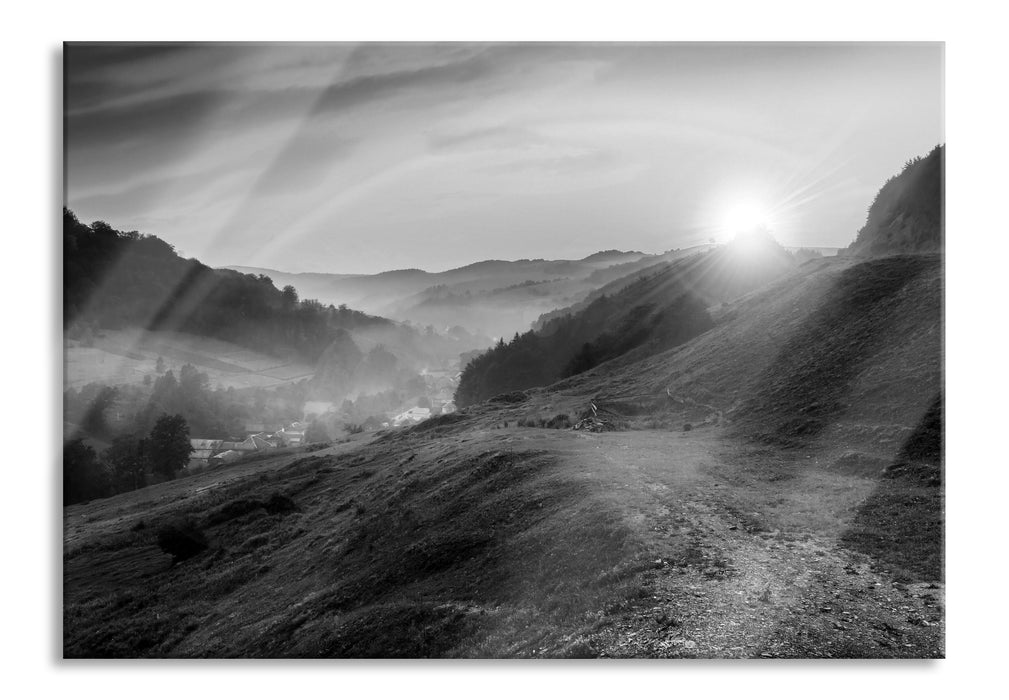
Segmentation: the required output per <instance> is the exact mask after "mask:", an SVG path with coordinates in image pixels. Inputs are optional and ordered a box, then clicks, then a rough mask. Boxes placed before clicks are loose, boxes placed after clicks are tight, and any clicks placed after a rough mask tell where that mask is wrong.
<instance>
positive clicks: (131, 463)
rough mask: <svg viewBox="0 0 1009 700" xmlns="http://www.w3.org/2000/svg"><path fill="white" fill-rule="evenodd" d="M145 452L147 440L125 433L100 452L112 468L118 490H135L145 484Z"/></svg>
mask: <svg viewBox="0 0 1009 700" xmlns="http://www.w3.org/2000/svg"><path fill="white" fill-rule="evenodd" d="M147 452H148V447H147V440H144V439H139V440H138V439H137V437H136V436H134V435H126V436H123V437H119V438H116V439H115V440H114V441H113V443H112V446H111V447H109V448H108V449H107V450H105V452H103V453H102V458H103V459H104V461H105V463H106V464H107V465H109V467H110V468H111V469H112V476H113V479H114V480H115V485H116V489H117V490H118V491H135V490H137V489H139V488H143V487H144V486H146V485H147V466H148V459H147V457H148V455H147Z"/></svg>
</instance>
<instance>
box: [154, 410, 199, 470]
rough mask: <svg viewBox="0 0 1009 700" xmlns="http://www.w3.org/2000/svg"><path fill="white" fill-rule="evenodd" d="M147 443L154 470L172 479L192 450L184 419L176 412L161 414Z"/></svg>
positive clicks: (184, 463) (186, 461)
mask: <svg viewBox="0 0 1009 700" xmlns="http://www.w3.org/2000/svg"><path fill="white" fill-rule="evenodd" d="M148 445H149V453H150V454H149V458H150V461H151V466H152V467H153V469H154V471H156V472H157V473H158V474H161V475H162V476H164V477H165V478H166V479H174V478H175V473H176V472H177V471H179V470H180V469H182V468H184V467H185V466H186V464H188V462H189V455H190V454H192V452H193V446H192V444H190V442H189V426H188V425H186V419H185V418H183V417H182V416H180V415H178V414H176V415H174V416H169V415H168V414H167V413H165V414H162V415H161V417H160V418H158V420H157V422H155V423H154V427H153V428H151V434H150V437H149V438H148Z"/></svg>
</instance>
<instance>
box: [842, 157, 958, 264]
mask: <svg viewBox="0 0 1009 700" xmlns="http://www.w3.org/2000/svg"><path fill="white" fill-rule="evenodd" d="M945 154H946V149H945V146H936V147H935V148H934V149H933V150H932V151H931V152H930V153H929V154H928V155H926V156H925V157H924V158H922V157H920V156H919V157H916V158H913V159H911V160H909V161H908V162H907V163H906V164H905V165H904V169H903V170H902V171H901V172H900V174H899V175H896V176H894V177H892V178H890V179H889V180H887V182H886V184H885V185H883V187H882V189H880V191H879V193H878V194H877V195H876V198H875V199H874V200H873V202H872V205H871V206H870V207H869V216H868V218H867V219H866V222H865V226H863V227H862V229H861V230H859V232H858V236H857V237H856V238H855V241H854V242H853V243H852V244H851V245H850V246H849V247H848V253H850V254H852V255H857V256H873V255H893V254H897V253H929V252H937V251H941V250H942V248H943V235H944V223H943V221H944V220H943V201H944V200H943V195H944V191H945V184H944V177H945Z"/></svg>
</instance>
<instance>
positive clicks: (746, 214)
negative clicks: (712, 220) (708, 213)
mask: <svg viewBox="0 0 1009 700" xmlns="http://www.w3.org/2000/svg"><path fill="white" fill-rule="evenodd" d="M770 227H771V217H770V215H769V211H768V209H767V207H766V206H764V205H763V203H761V202H760V201H758V200H756V199H739V200H736V201H734V202H732V203H730V204H729V205H728V206H727V207H726V208H725V211H724V213H723V215H722V225H721V229H722V231H721V233H722V235H723V236H726V237H729V238H731V237H733V236H736V235H738V234H746V233H752V232H753V231H758V230H761V229H764V230H767V229H769V228H770Z"/></svg>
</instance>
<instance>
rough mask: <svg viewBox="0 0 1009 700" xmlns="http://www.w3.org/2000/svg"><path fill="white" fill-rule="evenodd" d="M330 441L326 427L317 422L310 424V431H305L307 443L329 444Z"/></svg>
mask: <svg viewBox="0 0 1009 700" xmlns="http://www.w3.org/2000/svg"><path fill="white" fill-rule="evenodd" d="M329 439H330V438H329V433H328V432H327V431H326V426H324V425H323V424H322V423H321V422H319V421H317V420H314V421H312V422H311V423H309V425H308V430H306V431H305V442H306V443H308V444H311V443H314V442H329Z"/></svg>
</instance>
